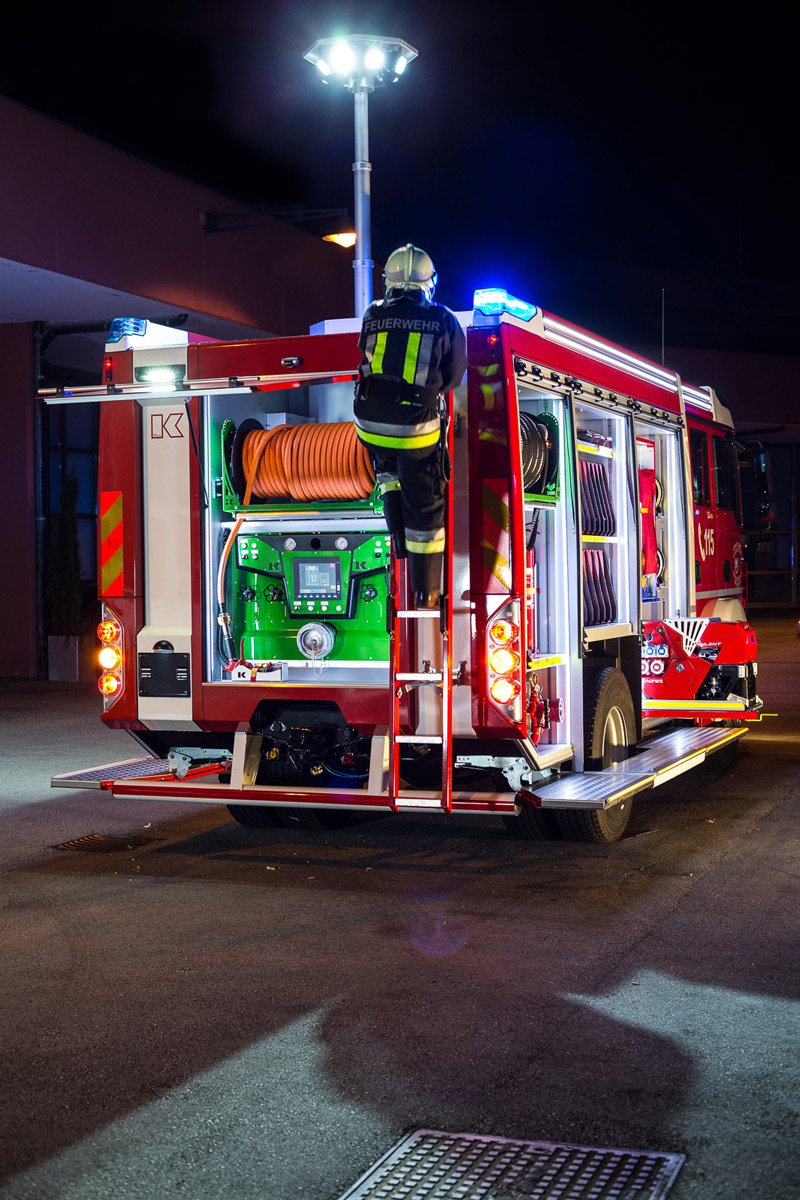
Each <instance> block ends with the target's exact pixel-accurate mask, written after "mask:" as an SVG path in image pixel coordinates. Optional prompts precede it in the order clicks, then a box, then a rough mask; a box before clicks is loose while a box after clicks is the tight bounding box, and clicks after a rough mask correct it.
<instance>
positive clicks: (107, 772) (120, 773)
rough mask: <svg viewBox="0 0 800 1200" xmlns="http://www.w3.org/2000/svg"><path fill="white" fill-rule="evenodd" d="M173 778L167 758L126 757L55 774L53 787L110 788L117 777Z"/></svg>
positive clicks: (51, 781)
mask: <svg viewBox="0 0 800 1200" xmlns="http://www.w3.org/2000/svg"><path fill="white" fill-rule="evenodd" d="M154 777H155V778H164V777H168V778H170V779H171V778H172V777H173V773H172V769H171V767H170V765H169V760H168V759H166V758H153V757H152V756H151V755H148V756H147V757H146V758H124V759H123V760H122V761H121V762H114V763H106V764H105V765H104V766H102V767H89V768H87V769H86V770H84V771H68V772H67V773H66V774H64V775H54V776H53V777H52V779H51V780H50V786H51V787H73V788H97V789H100V788H102V789H108V788H110V787H111V784H112V783H114V781H115V780H117V779H152V778H154Z"/></svg>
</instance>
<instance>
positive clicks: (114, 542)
mask: <svg viewBox="0 0 800 1200" xmlns="http://www.w3.org/2000/svg"><path fill="white" fill-rule="evenodd" d="M99 520H100V595H101V596H121V595H122V583H123V554H122V492H101V493H100V511H99Z"/></svg>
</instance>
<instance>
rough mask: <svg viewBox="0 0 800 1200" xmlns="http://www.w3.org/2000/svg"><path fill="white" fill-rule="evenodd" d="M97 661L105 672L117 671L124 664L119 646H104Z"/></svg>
mask: <svg viewBox="0 0 800 1200" xmlns="http://www.w3.org/2000/svg"><path fill="white" fill-rule="evenodd" d="M97 661H98V662H99V663H100V666H101V667H102V668H103V670H104V671H115V670H116V669H117V667H118V666H119V664H120V663H121V662H122V653H121V652H120V649H119V646H104V647H103V649H102V650H101V651H100V653H99V654H98V656H97Z"/></svg>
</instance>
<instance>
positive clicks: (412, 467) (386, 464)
mask: <svg viewBox="0 0 800 1200" xmlns="http://www.w3.org/2000/svg"><path fill="white" fill-rule="evenodd" d="M369 450H370V455H371V457H372V463H373V466H374V467H375V475H376V478H377V480H378V486H379V489H380V492H381V494H382V496H383V512H384V516H385V517H386V524H387V525H388V527H389V533H390V534H391V535H392V542H393V544H394V547H395V553H397V551H398V550H401V553H402V552H403V551H404V552H405V556H406V557H407V559H408V569H409V576H410V580H411V588H412V590H413V591H414V592H424V593H426V594H427V595H432V594H437V595H438V593H439V591H440V588H441V578H442V553H443V551H444V539H445V530H444V515H445V503H446V500H445V496H446V488H447V483H446V480H445V478H444V474H443V471H442V456H441V449H440V446H439V443H438V442H437V443H436V445H434V446H431V447H426V448H425V449H424V450H397V451H394V452H390V451H388V450H384V449H381V450H378V449H377V448H376V447H375V446H370V447H369Z"/></svg>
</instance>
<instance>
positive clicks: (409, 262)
mask: <svg viewBox="0 0 800 1200" xmlns="http://www.w3.org/2000/svg"><path fill="white" fill-rule="evenodd" d="M383 281H384V284H385V286H386V294H387V295H390V294H391V293H392V292H395V291H418V292H423V293H424V295H425V298H426V299H427V300H432V299H433V293H434V290H435V288H436V268H435V267H434V265H433V263H432V262H431V259H430V256H429V255H427V254H426V253H425V251H424V250H420V248H419V246H412V245H411V243H410V242H408V243H407V244H406V245H405V246H400V247H399V249H397V250H393V251H392V253H391V254H390V255H389V257H388V258H387V260H386V266H385V267H384V271H383Z"/></svg>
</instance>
